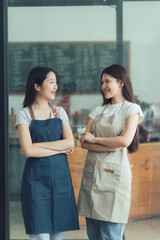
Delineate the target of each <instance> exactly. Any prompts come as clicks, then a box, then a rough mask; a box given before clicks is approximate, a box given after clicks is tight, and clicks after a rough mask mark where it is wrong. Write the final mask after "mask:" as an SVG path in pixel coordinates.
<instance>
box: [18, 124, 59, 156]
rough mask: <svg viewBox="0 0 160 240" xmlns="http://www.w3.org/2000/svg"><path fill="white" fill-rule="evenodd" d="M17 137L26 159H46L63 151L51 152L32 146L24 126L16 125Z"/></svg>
mask: <svg viewBox="0 0 160 240" xmlns="http://www.w3.org/2000/svg"><path fill="white" fill-rule="evenodd" d="M18 135H19V140H20V145H21V152H22V153H23V155H25V156H26V157H47V156H52V155H55V154H59V153H64V151H53V150H49V149H45V148H41V147H37V146H36V145H34V144H33V143H32V140H31V135H30V131H29V128H28V127H27V126H25V125H21V124H20V125H18Z"/></svg>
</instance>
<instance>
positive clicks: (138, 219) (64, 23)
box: [7, 0, 160, 240]
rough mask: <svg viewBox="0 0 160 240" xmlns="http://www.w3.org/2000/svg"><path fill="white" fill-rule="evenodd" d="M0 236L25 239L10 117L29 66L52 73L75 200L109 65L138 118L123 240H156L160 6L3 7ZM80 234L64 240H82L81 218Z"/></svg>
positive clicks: (134, 2)
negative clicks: (117, 68) (122, 78)
mask: <svg viewBox="0 0 160 240" xmlns="http://www.w3.org/2000/svg"><path fill="white" fill-rule="evenodd" d="M7 11H8V17H7V21H8V23H7V29H8V33H7V34H8V42H7V48H8V58H7V72H8V75H7V81H8V144H9V147H8V189H9V197H8V199H9V200H8V201H9V202H8V206H9V221H8V230H7V231H8V233H9V239H10V240H18V239H21V240H22V239H23V240H24V239H28V236H27V235H26V233H25V228H24V223H23V217H22V211H21V202H20V188H21V181H22V174H23V169H24V165H25V161H26V158H25V157H24V156H22V155H21V154H20V143H19V138H18V132H17V129H16V128H15V122H16V115H17V112H18V110H19V109H21V108H22V107H23V106H22V104H23V100H24V93H25V85H26V80H27V76H28V73H29V72H30V70H31V69H32V68H33V67H35V66H47V67H51V68H53V69H55V71H56V74H57V84H58V92H57V95H56V99H55V100H54V101H53V102H51V103H52V104H53V105H54V106H62V107H63V108H64V109H65V111H66V112H67V114H68V117H69V122H70V125H71V129H72V131H73V136H74V141H75V149H74V152H73V153H71V154H69V155H68V162H69V167H70V171H71V177H72V182H73V187H74V193H75V198H76V201H77V199H78V195H79V190H80V185H81V180H82V174H83V169H84V164H85V160H86V156H87V150H86V149H82V148H81V144H80V138H81V136H82V133H83V132H84V131H85V128H86V126H87V123H88V120H89V116H88V115H89V114H90V112H92V111H93V109H94V108H95V107H96V106H101V105H102V95H101V91H100V74H101V72H102V70H103V69H104V68H105V67H107V66H109V65H111V64H114V63H117V64H120V65H123V66H124V67H125V68H126V69H127V71H128V73H129V75H130V77H131V80H132V84H133V90H134V93H135V98H136V103H138V104H139V105H140V106H141V108H142V111H143V113H144V121H143V122H142V123H140V126H139V142H140V146H139V151H138V152H136V153H133V154H128V158H129V162H130V166H131V171H132V193H131V208H130V214H129V222H128V224H127V226H126V230H125V239H126V240H135V239H137V240H149V239H152V240H158V239H159V236H160V228H159V224H160V204H159V202H160V187H159V186H160V150H159V149H160V97H159V92H160V81H159V76H160V68H159V62H160V47H159V46H160V14H159V13H160V1H158V0H157V1H147V0H146V1H145V0H140V1H138V0H123V1H121V0H118V1H116V0H109V1H107V0H93V1H82V0H77V1H61V0H59V1H56V0H54V1H51V0H47V1H45V0H41V1H40V0H37V1H30V0H23V1H19V0H8V7H7ZM79 222H80V230H78V231H69V232H64V234H63V237H64V239H88V237H87V233H86V221H85V218H84V217H82V216H79Z"/></svg>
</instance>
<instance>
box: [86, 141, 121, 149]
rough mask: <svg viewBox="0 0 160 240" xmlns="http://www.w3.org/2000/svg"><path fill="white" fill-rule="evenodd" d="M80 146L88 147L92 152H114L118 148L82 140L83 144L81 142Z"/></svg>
mask: <svg viewBox="0 0 160 240" xmlns="http://www.w3.org/2000/svg"><path fill="white" fill-rule="evenodd" d="M81 147H82V148H85V149H88V150H90V151H93V152H116V151H117V150H118V149H112V148H109V147H106V146H104V145H100V144H96V143H95V144H94V143H89V142H86V141H85V142H84V143H83V144H81Z"/></svg>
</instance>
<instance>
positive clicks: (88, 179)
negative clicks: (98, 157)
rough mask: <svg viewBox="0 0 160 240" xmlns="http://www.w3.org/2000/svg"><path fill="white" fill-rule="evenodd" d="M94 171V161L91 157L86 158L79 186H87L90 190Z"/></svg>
mask: <svg viewBox="0 0 160 240" xmlns="http://www.w3.org/2000/svg"><path fill="white" fill-rule="evenodd" d="M94 171H95V162H94V161H93V159H90V160H89V159H87V161H86V164H85V167H84V170H83V177H82V184H81V187H82V188H83V187H84V188H85V189H86V188H88V189H89V190H91V188H92V186H93V184H94V183H95V177H94Z"/></svg>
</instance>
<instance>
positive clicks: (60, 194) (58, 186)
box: [54, 168, 71, 198]
mask: <svg viewBox="0 0 160 240" xmlns="http://www.w3.org/2000/svg"><path fill="white" fill-rule="evenodd" d="M54 175H55V176H54V177H55V180H54V184H55V194H54V196H55V197H56V198H64V197H69V196H70V195H71V179H70V172H69V169H68V168H65V169H60V170H55V171H54Z"/></svg>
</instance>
